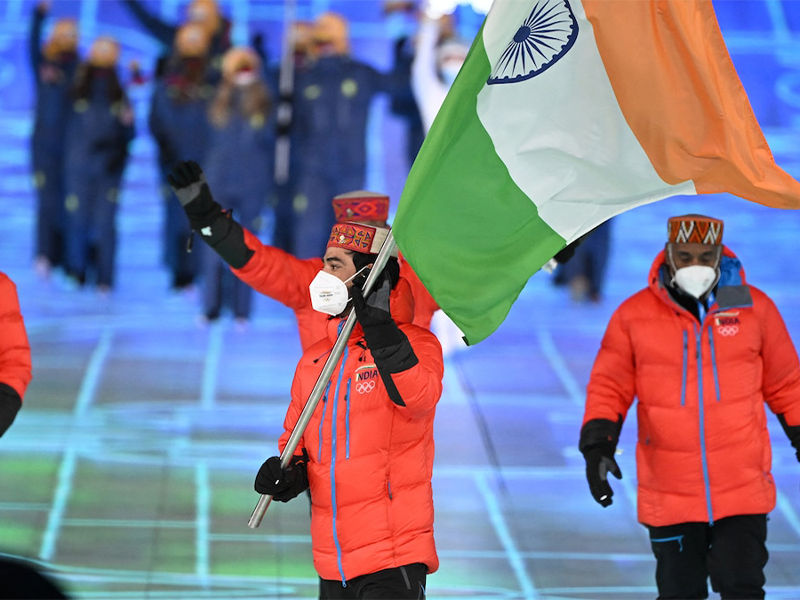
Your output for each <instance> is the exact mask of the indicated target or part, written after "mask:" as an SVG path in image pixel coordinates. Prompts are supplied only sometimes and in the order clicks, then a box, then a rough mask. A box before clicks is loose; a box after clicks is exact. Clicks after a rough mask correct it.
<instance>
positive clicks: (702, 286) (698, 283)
mask: <svg viewBox="0 0 800 600" xmlns="http://www.w3.org/2000/svg"><path fill="white" fill-rule="evenodd" d="M672 281H673V283H674V284H675V285H677V286H678V287H679V288H681V289H682V290H683V291H684V292H686V293H687V294H689V295H690V296H694V297H695V298H698V299H699V298H700V297H701V296H702V295H703V294H705V293H706V292H707V291H708V290H710V289H711V286H713V285H714V283H715V282H716V281H717V270H716V269H714V268H712V267H706V266H704V265H692V266H690V267H683V268H681V269H678V270H677V271H675V276H674V277H673V278H672Z"/></svg>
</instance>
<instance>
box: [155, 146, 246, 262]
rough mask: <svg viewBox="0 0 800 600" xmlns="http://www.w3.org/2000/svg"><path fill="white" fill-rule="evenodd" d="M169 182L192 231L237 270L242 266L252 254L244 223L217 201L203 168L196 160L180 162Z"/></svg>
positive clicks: (168, 179) (171, 174)
mask: <svg viewBox="0 0 800 600" xmlns="http://www.w3.org/2000/svg"><path fill="white" fill-rule="evenodd" d="M167 181H168V182H169V185H170V186H171V187H172V190H173V191H174V192H175V195H176V196H177V197H178V201H179V202H180V203H181V206H182V207H183V210H184V211H185V212H186V216H187V217H189V223H190V224H191V226H192V230H194V231H197V232H198V233H199V234H200V237H201V239H202V240H203V241H204V242H205V243H207V244H208V245H209V246H211V247H212V248H213V249H214V250H216V252H217V254H219V255H220V256H221V257H222V259H223V260H224V261H225V262H227V263H228V264H229V265H230V266H232V267H233V268H235V269H241V268H242V267H243V266H244V265H246V264H247V261H249V260H250V258H251V257H252V256H253V254H254V252H253V250H250V248H248V247H247V244H245V243H244V230H243V229H242V226H241V225H239V223H237V222H236V221H234V220H233V219H232V218H231V213H230V211H223V210H222V207H221V206H220V205H219V204H218V203H217V202H215V201H214V198H213V197H212V196H211V190H210V189H209V188H208V184H207V183H206V178H205V175H203V171H202V169H201V168H200V165H198V164H197V163H196V162H194V161H191V160H190V161H184V162H179V163H178V164H177V165H175V166H174V167H173V168H172V171H171V172H170V174H169V175H167Z"/></svg>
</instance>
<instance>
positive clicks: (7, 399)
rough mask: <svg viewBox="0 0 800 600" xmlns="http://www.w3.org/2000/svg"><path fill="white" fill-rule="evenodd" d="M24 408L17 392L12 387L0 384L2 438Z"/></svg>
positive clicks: (0, 432) (0, 435)
mask: <svg viewBox="0 0 800 600" xmlns="http://www.w3.org/2000/svg"><path fill="white" fill-rule="evenodd" d="M21 406H22V400H21V399H20V397H19V394H18V393H17V391H16V390H15V389H14V388H12V387H11V386H10V385H7V384H5V383H0V437H2V435H3V434H4V433H5V432H6V430H7V429H8V428H9V427H11V424H12V423H13V422H14V419H15V418H16V416H17V413H18V412H19V409H20V407H21Z"/></svg>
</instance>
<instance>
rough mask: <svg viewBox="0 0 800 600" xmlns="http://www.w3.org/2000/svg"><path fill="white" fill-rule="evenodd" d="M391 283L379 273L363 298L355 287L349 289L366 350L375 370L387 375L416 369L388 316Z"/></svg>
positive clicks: (404, 338) (407, 346)
mask: <svg viewBox="0 0 800 600" xmlns="http://www.w3.org/2000/svg"><path fill="white" fill-rule="evenodd" d="M391 293H392V283H391V280H390V279H389V277H388V276H386V275H384V274H383V273H382V274H381V276H380V277H379V278H378V280H377V281H376V282H375V287H374V288H373V290H372V291H371V292H370V294H369V296H367V298H366V299H365V298H364V294H363V292H362V291H361V287H360V286H359V285H356V284H355V281H354V284H353V286H352V287H351V288H350V294H351V296H352V297H353V307H354V308H355V310H356V319H358V322H359V323H360V324H361V329H363V330H364V338H365V339H366V341H367V347H368V348H369V349H370V351H371V352H372V356H373V358H375V363H376V364H377V365H378V368H382V369H384V370H386V372H387V373H399V372H400V371H405V370H406V369H410V368H411V367H413V366H414V365H416V364H417V363H418V362H419V360H418V359H417V356H416V354H414V349H413V348H412V347H411V343H410V342H409V341H408V337H407V336H406V334H405V333H403V332H402V331H401V330H400V328H399V327H398V326H397V323H395V321H394V319H393V318H392V314H391V313H390V312H389V302H390V296H391Z"/></svg>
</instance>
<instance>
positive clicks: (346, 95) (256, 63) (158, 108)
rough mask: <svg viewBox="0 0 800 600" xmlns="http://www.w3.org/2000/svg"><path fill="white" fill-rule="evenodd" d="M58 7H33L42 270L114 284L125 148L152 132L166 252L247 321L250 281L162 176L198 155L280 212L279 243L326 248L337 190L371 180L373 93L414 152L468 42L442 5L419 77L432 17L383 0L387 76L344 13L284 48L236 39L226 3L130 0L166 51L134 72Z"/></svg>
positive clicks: (242, 191)
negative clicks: (365, 55) (181, 8)
mask: <svg viewBox="0 0 800 600" xmlns="http://www.w3.org/2000/svg"><path fill="white" fill-rule="evenodd" d="M51 4H52V3H51V2H41V3H39V4H38V5H37V6H36V9H35V11H34V13H33V15H32V18H31V28H30V56H31V63H32V68H33V73H34V77H35V82H36V98H35V118H34V121H35V122H34V128H33V134H32V155H31V156H32V170H33V175H34V184H35V188H36V192H37V213H36V243H35V257H34V264H35V268H36V270H37V272H38V273H39V274H40V275H41V276H42V277H48V276H50V275H51V274H52V272H53V270H58V271H59V272H61V273H63V274H64V275H65V276H66V278H67V281H68V282H69V283H70V285H71V286H74V287H81V286H94V287H96V289H97V290H98V291H99V292H100V293H102V294H107V293H110V292H111V291H112V289H113V287H114V275H115V262H116V261H115V257H116V251H117V248H116V246H117V223H116V220H117V211H118V207H119V197H120V186H121V185H122V184H123V179H124V177H123V176H124V172H125V168H126V164H127V162H128V158H129V153H130V151H129V148H130V144H131V141H132V140H133V139H134V137H135V136H137V135H150V136H152V138H153V140H154V141H155V142H156V145H157V148H158V151H157V162H158V165H157V167H158V173H159V174H160V177H161V179H160V181H161V182H162V185H161V189H162V190H163V195H164V214H163V224H164V225H163V238H162V239H163V252H162V256H163V263H164V266H165V268H166V269H168V271H169V274H170V277H171V285H172V287H173V288H174V289H176V290H187V291H189V290H194V289H196V288H197V287H199V288H201V289H202V293H201V297H202V314H203V316H204V317H205V318H206V319H208V320H213V319H215V318H217V317H218V316H219V315H220V313H221V311H222V310H223V308H230V310H231V312H232V313H233V314H234V316H235V317H236V318H237V319H243V320H246V319H248V318H249V316H250V311H251V300H250V290H249V289H248V288H247V286H243V285H240V282H236V281H235V280H231V281H227V278H229V277H230V274H229V273H227V269H225V268H223V263H222V262H221V261H220V260H219V258H218V257H217V256H216V255H215V254H214V253H213V252H210V251H208V249H207V248H205V247H203V245H202V244H198V245H197V248H196V250H195V251H194V252H191V251H187V246H188V248H189V250H191V248H192V243H191V230H190V228H189V224H188V222H187V220H186V218H185V216H184V215H183V211H182V210H181V207H180V205H179V204H178V203H177V202H176V201H174V198H173V197H172V192H171V190H170V189H169V187H168V186H167V185H166V174H167V173H168V172H169V169H170V168H171V167H172V166H173V165H174V164H175V163H176V162H177V161H180V160H194V161H196V162H198V163H200V164H202V165H203V169H204V172H205V174H206V176H207V178H208V181H209V184H210V185H211V186H212V188H213V189H214V190H215V195H216V196H217V198H218V199H219V200H220V201H221V202H222V204H223V205H224V206H227V207H230V208H231V209H232V210H233V211H235V213H236V215H237V217H238V219H239V221H240V222H242V223H243V224H245V225H246V226H247V227H248V228H249V229H250V230H252V231H256V232H257V231H258V230H259V228H260V217H261V215H263V211H264V210H265V209H268V210H271V211H272V214H273V217H274V228H273V229H274V234H273V239H272V243H273V244H274V245H275V246H277V247H279V248H281V249H283V250H285V251H287V252H290V253H292V254H293V255H295V256H297V257H299V258H307V257H314V256H320V255H321V254H322V253H323V251H324V249H325V241H326V240H327V236H328V232H330V229H331V227H332V225H333V223H334V222H335V218H334V213H333V208H332V205H331V199H332V198H333V197H334V196H336V195H337V194H341V193H346V192H350V191H353V190H359V189H363V188H364V186H365V179H366V170H367V145H366V142H367V140H366V135H367V126H368V119H369V114H370V105H371V102H372V100H373V99H374V98H375V96H376V95H377V94H386V95H387V96H388V98H389V101H390V105H391V110H392V112H393V113H394V114H396V115H397V116H398V117H400V118H401V119H402V120H403V122H404V123H406V124H407V125H408V136H407V139H408V144H407V148H406V149H405V154H406V156H407V159H408V163H409V164H410V163H411V162H412V161H413V159H414V157H415V156H416V152H417V151H418V150H419V147H420V145H421V143H422V140H423V138H424V132H425V130H426V129H427V125H428V124H429V123H428V121H427V114H426V115H425V117H424V118H423V117H422V116H421V110H420V107H421V106H427V104H429V102H428V101H427V100H424V101H423V102H420V101H419V99H420V98H425V97H426V96H427V95H428V94H434V92H435V94H440V95H441V91H440V90H438V89H437V90H434V80H435V82H436V85H438V86H440V87H441V86H442V85H445V84H449V82H451V81H452V78H453V77H454V73H455V72H457V70H458V68H459V67H460V63H461V62H463V59H464V56H465V55H466V52H467V49H468V45H467V44H466V43H465V42H464V41H461V40H459V39H458V38H457V34H456V30H455V28H454V27H453V24H452V15H437V18H436V19H435V21H436V29H437V33H436V34H435V39H434V40H433V42H432V43H433V46H434V47H433V48H430V49H427V48H426V49H425V52H424V53H423V54H424V55H425V56H426V57H429V58H428V59H429V60H430V61H431V64H428V65H425V66H424V70H425V71H426V72H429V73H432V74H433V79H432V80H428V81H425V80H423V79H420V81H422V82H423V83H422V84H418V85H417V88H416V89H414V87H413V85H412V84H413V83H414V82H412V71H414V68H412V67H413V65H414V62H415V60H414V59H415V56H416V55H417V52H418V49H417V44H416V37H417V36H416V31H415V29H416V28H417V26H418V24H419V23H420V22H421V21H422V20H423V19H426V18H428V17H424V14H425V11H424V7H421V6H420V5H419V3H416V2H385V3H384V5H383V14H384V16H385V18H386V25H387V30H391V31H392V32H393V35H395V36H396V39H395V45H394V50H395V52H394V61H393V65H392V68H391V69H389V70H388V71H387V72H383V71H381V70H379V69H377V68H375V67H374V66H372V65H370V64H369V63H368V62H365V61H362V60H360V59H358V58H356V57H354V56H353V55H352V53H351V45H350V33H349V23H348V21H347V19H346V18H345V17H344V16H342V15H340V14H337V13H334V12H325V13H323V14H320V15H318V16H317V17H316V18H315V19H313V20H312V21H295V22H294V23H293V24H292V26H291V27H290V30H289V31H287V32H285V34H286V35H287V37H288V40H287V42H288V43H284V48H285V49H286V52H284V56H281V57H277V58H274V59H273V58H271V57H270V56H269V55H268V53H267V51H266V49H265V44H264V37H263V35H262V34H260V33H255V34H254V35H252V36H251V39H250V43H249V44H248V45H246V46H244V45H242V46H237V45H234V44H233V43H232V41H231V31H232V23H231V20H230V19H229V18H228V17H227V16H226V15H225V14H223V12H222V10H221V7H220V5H219V4H218V3H217V2H215V1H214V0H192V1H191V2H189V3H187V5H186V6H185V12H184V19H183V22H180V23H167V22H164V21H163V20H161V19H160V18H158V17H157V16H156V15H155V14H153V12H152V11H151V8H150V7H148V6H147V5H146V4H144V3H142V2H140V1H138V0H120V5H121V6H123V7H124V10H127V11H128V13H129V14H130V15H131V16H132V17H133V18H134V19H135V20H136V22H137V23H138V25H139V26H140V27H141V28H142V29H143V30H144V31H145V32H146V33H148V34H149V35H151V36H152V37H153V38H154V39H155V40H157V41H158V42H159V43H160V44H161V46H162V47H163V52H162V53H161V54H160V55H159V56H158V58H157V61H156V63H155V64H154V65H152V68H147V67H148V66H146V68H144V69H143V68H142V66H141V65H139V64H137V63H135V62H133V63H131V64H129V65H127V66H126V68H123V67H122V66H121V65H120V64H119V62H120V40H117V39H114V38H113V37H111V36H108V35H101V36H99V37H97V38H96V39H95V40H93V41H92V42H91V44H90V46H89V50H88V52H87V53H86V54H85V56H82V55H81V52H80V50H79V48H80V46H79V35H80V32H79V30H78V21H77V20H76V19H75V18H69V17H61V18H58V19H53V21H54V22H53V23H49V22H48V21H49V17H50V13H51V8H52V6H51ZM46 29H48V30H49V33H48V35H47V36H45V35H44V32H45V30H46ZM419 67H420V65H417V70H420V69H419ZM145 82H147V83H149V84H151V89H152V96H151V100H150V104H149V115H148V116H147V123H148V129H149V131H145V132H142V131H135V123H136V119H135V118H134V112H133V106H132V102H131V100H130V90H131V87H132V86H136V85H140V84H142V83H145ZM426 110H427V109H426ZM423 122H424V123H425V125H423ZM223 292H224V293H223Z"/></svg>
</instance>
